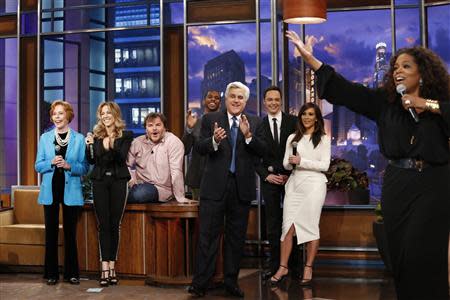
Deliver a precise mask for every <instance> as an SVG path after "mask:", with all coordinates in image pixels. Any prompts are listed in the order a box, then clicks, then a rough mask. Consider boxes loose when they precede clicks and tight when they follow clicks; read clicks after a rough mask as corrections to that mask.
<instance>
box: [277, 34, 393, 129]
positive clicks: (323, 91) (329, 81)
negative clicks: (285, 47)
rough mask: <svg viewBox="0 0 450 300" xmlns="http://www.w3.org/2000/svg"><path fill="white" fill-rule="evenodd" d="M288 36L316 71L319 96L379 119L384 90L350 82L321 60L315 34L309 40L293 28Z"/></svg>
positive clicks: (384, 98)
mask: <svg viewBox="0 0 450 300" xmlns="http://www.w3.org/2000/svg"><path fill="white" fill-rule="evenodd" d="M286 37H287V38H288V39H289V41H290V42H292V43H293V44H294V45H295V47H296V49H297V51H298V53H299V54H300V55H301V57H302V58H303V60H304V61H305V63H306V64H308V65H309V66H310V67H311V68H312V69H313V70H314V71H315V72H316V75H317V78H318V81H317V88H318V91H319V98H321V99H326V100H327V101H328V102H330V103H332V104H336V105H343V106H345V107H347V108H348V109H350V110H352V111H354V112H356V113H359V114H362V115H364V116H366V117H367V118H369V119H371V120H377V119H378V116H379V115H380V113H381V111H382V108H383V106H384V105H386V104H387V101H386V95H385V94H384V91H382V90H380V89H378V90H372V89H369V88H367V87H366V86H364V85H362V84H358V83H354V82H350V81H348V80H347V79H345V78H344V77H343V76H341V75H340V74H338V73H337V72H336V71H335V70H334V69H333V68H332V67H331V66H329V65H326V64H324V63H323V62H321V61H320V60H318V59H317V58H316V57H315V56H314V55H313V46H314V44H315V43H316V42H317V39H316V38H315V37H313V36H310V37H307V38H306V43H303V42H302V41H301V39H300V38H299V36H298V35H297V33H295V32H293V31H287V32H286Z"/></svg>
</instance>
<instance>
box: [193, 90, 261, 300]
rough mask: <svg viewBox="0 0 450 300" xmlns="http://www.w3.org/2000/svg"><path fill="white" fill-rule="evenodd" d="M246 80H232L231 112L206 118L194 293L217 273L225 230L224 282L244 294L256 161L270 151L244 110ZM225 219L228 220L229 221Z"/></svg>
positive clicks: (201, 146) (228, 100)
mask: <svg viewBox="0 0 450 300" xmlns="http://www.w3.org/2000/svg"><path fill="white" fill-rule="evenodd" d="M249 94H250V91H249V89H248V87H246V86H245V85H244V84H242V83H240V82H232V83H230V84H228V86H227V89H226V91H225V106H226V110H225V111H220V112H213V113H209V114H206V115H205V116H203V119H202V128H201V134H200V135H201V139H200V141H199V143H197V145H196V149H197V151H198V152H199V153H200V154H202V155H206V156H207V157H208V159H207V163H206V167H205V172H204V174H203V178H202V183H201V185H200V210H199V222H200V230H199V238H198V245H197V256H196V262H195V263H196V264H195V270H194V278H193V280H192V285H191V286H190V287H189V290H188V291H189V293H191V294H193V295H196V296H204V295H205V290H206V288H207V286H208V283H209V280H210V279H211V278H212V276H213V275H214V271H215V270H214V269H215V263H216V257H217V252H218V247H219V240H220V233H221V231H222V227H223V225H224V221H225V229H224V285H225V290H226V291H227V292H228V293H229V294H231V295H232V296H237V297H244V292H243V291H242V290H241V289H240V288H239V286H238V283H237V280H238V275H239V268H240V260H241V256H242V252H243V250H244V243H245V236H246V232H247V221H248V213H249V209H250V202H251V201H252V200H254V199H255V198H256V174H255V165H256V164H257V162H258V160H259V157H260V156H262V155H263V152H264V148H265V145H264V142H263V141H262V138H260V137H258V135H256V134H255V135H253V134H252V132H255V131H254V129H256V128H257V126H258V124H259V119H258V118H257V117H254V116H246V115H244V114H242V112H243V111H244V108H245V105H246V104H247V100H248V97H249ZM224 218H225V220H224Z"/></svg>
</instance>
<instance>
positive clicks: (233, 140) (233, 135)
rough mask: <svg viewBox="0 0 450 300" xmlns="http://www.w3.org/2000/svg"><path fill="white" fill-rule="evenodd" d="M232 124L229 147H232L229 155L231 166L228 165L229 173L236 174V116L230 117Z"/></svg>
mask: <svg viewBox="0 0 450 300" xmlns="http://www.w3.org/2000/svg"><path fill="white" fill-rule="evenodd" d="M232 119H233V124H232V125H231V129H230V132H231V147H233V152H232V155H231V164H230V169H229V170H230V172H231V173H234V172H236V140H237V135H238V125H237V118H236V116H233V117H232Z"/></svg>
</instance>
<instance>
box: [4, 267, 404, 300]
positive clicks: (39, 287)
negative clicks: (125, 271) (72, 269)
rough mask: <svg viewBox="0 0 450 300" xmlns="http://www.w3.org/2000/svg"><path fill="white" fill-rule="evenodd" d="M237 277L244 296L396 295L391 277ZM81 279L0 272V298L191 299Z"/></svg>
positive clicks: (360, 299) (136, 285)
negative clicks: (274, 280)
mask: <svg viewBox="0 0 450 300" xmlns="http://www.w3.org/2000/svg"><path fill="white" fill-rule="evenodd" d="M239 277H240V278H239V285H240V287H241V288H242V289H243V290H244V292H245V299H277V300H288V299H296V300H302V299H318V300H319V299H334V300H340V299H342V300H344V299H345V300H349V299H350V300H353V299H355V300H394V299H396V297H395V291H394V286H393V282H392V279H391V278H384V279H367V278H343V277H336V276H334V277H316V278H315V281H314V283H313V286H312V288H302V287H300V286H299V284H298V282H296V281H295V280H292V279H288V280H285V281H284V282H283V283H282V284H281V285H280V286H279V287H277V288H274V287H271V286H270V285H269V284H266V283H265V282H264V281H263V280H262V279H261V274H260V272H259V270H256V269H243V270H241V273H240V276H239ZM82 279H83V280H82V281H81V284H80V285H78V286H74V285H70V284H68V283H58V284H57V285H56V286H47V285H46V284H45V282H44V281H43V279H42V277H41V275H39V274H24V273H9V274H8V273H5V274H0V299H2V300H6V299H45V300H48V299H86V300H87V299H89V300H90V299H104V300H115V299H158V300H160V299H161V300H165V299H168V300H178V299H192V298H191V296H190V295H189V294H188V293H187V292H186V287H150V286H146V285H144V282H143V281H142V280H122V281H120V282H119V285H118V286H112V287H107V288H104V289H103V290H102V291H100V292H97V293H92V292H88V291H87V290H88V289H89V288H97V287H98V284H97V281H96V280H92V279H91V280H89V279H88V278H82ZM203 299H217V300H219V299H229V298H228V297H227V296H226V294H225V293H224V291H223V289H221V288H216V289H213V290H209V291H208V293H207V296H206V297H205V298H203Z"/></svg>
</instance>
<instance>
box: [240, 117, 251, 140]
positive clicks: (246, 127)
mask: <svg viewBox="0 0 450 300" xmlns="http://www.w3.org/2000/svg"><path fill="white" fill-rule="evenodd" d="M239 128H240V129H241V132H242V134H243V135H244V137H245V138H246V139H248V138H250V137H251V136H252V133H251V132H250V123H249V122H248V119H247V116H246V115H244V114H242V115H241V121H240V122H239Z"/></svg>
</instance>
